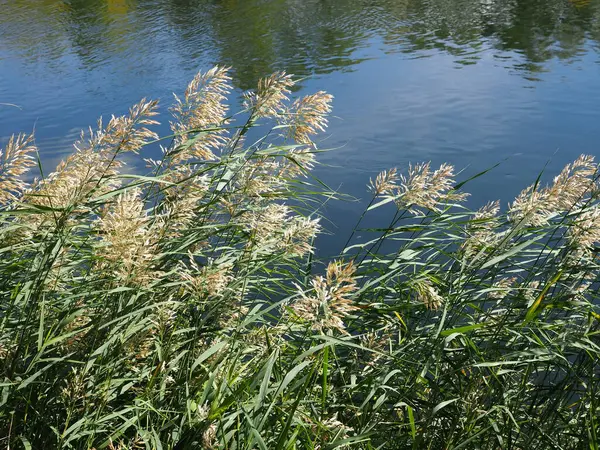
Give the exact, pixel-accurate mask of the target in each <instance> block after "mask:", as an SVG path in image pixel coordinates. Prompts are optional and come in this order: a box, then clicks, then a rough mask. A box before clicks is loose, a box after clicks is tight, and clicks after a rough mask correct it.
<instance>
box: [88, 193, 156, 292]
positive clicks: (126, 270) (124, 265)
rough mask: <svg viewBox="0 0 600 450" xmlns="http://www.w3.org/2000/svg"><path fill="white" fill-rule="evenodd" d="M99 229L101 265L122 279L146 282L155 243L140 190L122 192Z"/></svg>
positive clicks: (101, 221) (105, 214) (103, 218)
mask: <svg viewBox="0 0 600 450" xmlns="http://www.w3.org/2000/svg"><path fill="white" fill-rule="evenodd" d="M98 229H99V232H100V236H101V238H102V244H103V245H102V246H101V247H99V249H98V257H99V261H100V267H101V268H103V269H105V270H108V271H110V272H112V273H113V275H115V276H116V277H117V278H118V279H119V280H121V281H129V282H133V283H134V284H139V283H142V282H144V281H147V279H148V278H149V277H150V267H151V265H152V260H153V258H154V253H155V250H156V245H155V242H154V234H155V233H154V230H152V229H151V227H150V224H149V218H148V217H147V216H146V213H145V211H144V202H143V201H142V200H141V198H140V191H139V190H137V189H131V190H129V191H126V192H124V193H123V194H121V195H119V196H118V197H117V199H116V201H115V203H114V205H113V206H112V207H111V208H107V209H106V210H105V212H104V214H103V215H102V217H101V218H100V219H99V224H98Z"/></svg>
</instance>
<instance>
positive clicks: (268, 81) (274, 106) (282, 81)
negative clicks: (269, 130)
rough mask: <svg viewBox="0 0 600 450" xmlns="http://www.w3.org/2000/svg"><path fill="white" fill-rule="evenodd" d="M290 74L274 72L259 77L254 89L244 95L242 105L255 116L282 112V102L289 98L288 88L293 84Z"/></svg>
mask: <svg viewBox="0 0 600 450" xmlns="http://www.w3.org/2000/svg"><path fill="white" fill-rule="evenodd" d="M294 84H295V83H294V80H293V79H292V75H287V74H286V73H285V72H275V73H274V74H272V75H271V76H270V77H268V78H261V79H260V80H259V82H258V88H257V89H256V91H252V92H248V93H246V94H245V95H244V97H245V101H244V107H245V108H247V109H251V110H253V111H254V114H255V117H257V118H259V117H275V116H277V115H279V114H281V113H282V112H283V108H284V106H283V105H284V102H286V101H287V100H289V98H288V95H289V94H290V88H291V87H292V86H294Z"/></svg>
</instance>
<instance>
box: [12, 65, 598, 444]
mask: <svg viewBox="0 0 600 450" xmlns="http://www.w3.org/2000/svg"><path fill="white" fill-rule="evenodd" d="M230 81H231V80H230V78H229V75H228V72H227V69H226V68H222V67H215V68H214V69H211V70H209V71H208V72H205V73H199V74H198V75H197V76H196V77H195V78H194V79H193V80H192V82H191V83H190V84H189V85H188V87H187V89H186V91H185V93H184V95H183V96H182V97H177V96H176V98H175V105H174V106H173V107H172V108H171V109H170V111H171V114H172V119H171V130H172V132H173V133H174V136H171V137H168V138H160V137H159V136H158V135H156V133H155V132H154V131H152V129H151V127H152V126H153V125H155V124H156V123H157V122H156V119H157V103H156V102H153V101H145V100H143V101H142V102H140V103H139V104H138V105H136V106H134V107H133V108H132V109H131V110H130V111H129V113H128V114H126V115H124V116H122V117H113V118H111V120H110V121H109V122H108V123H107V124H106V125H104V124H103V122H102V121H100V122H99V123H98V127H97V129H95V130H90V131H89V133H88V134H87V135H82V137H81V139H80V140H79V141H78V142H77V143H76V145H75V151H74V153H73V154H72V155H71V156H69V157H68V158H67V159H66V160H65V161H64V162H63V163H61V164H60V165H59V166H58V168H57V169H56V170H55V171H54V172H53V173H51V174H49V175H47V176H45V177H40V178H37V179H35V180H33V181H32V182H26V180H28V178H25V176H26V172H28V171H29V170H31V169H32V168H33V166H34V165H35V163H36V160H35V158H36V155H37V150H36V148H35V145H34V141H33V137H27V136H24V135H18V136H15V137H13V138H11V140H10V141H9V142H8V145H7V146H6V148H5V149H4V150H3V152H2V153H1V158H0V164H1V165H0V240H1V241H2V242H1V245H0V249H1V250H0V252H1V257H0V295H1V296H2V302H0V446H2V447H6V448H77V449H92V448H96V449H98V448H109V449H134V448H151V449H153V448H170V449H188V448H207V449H209V448H211V449H212V448H224V449H229V448H237V449H242V448H245V449H251V448H252V449H254V448H262V449H271V448H280V449H291V448H298V449H300V448H311V449H324V448H336V447H355V448H365V449H372V448H490V449H491V448H494V449H496V448H595V446H597V442H598V432H599V423H600V422H599V417H600V414H599V413H600V409H599V408H600V404H599V401H598V388H599V382H600V375H599V374H600V367H599V362H598V361H599V359H598V358H599V356H600V346H599V344H600V342H599V336H600V315H599V311H598V284H597V276H598V261H597V247H596V246H597V244H598V242H599V241H600V212H599V211H600V203H599V202H598V192H599V191H598V180H597V178H598V166H597V164H596V163H595V162H594V160H593V158H592V157H589V156H582V157H580V158H579V159H577V160H576V161H575V162H574V163H572V164H570V165H569V166H567V167H566V168H565V170H564V171H563V172H562V173H560V174H559V175H558V176H557V177H556V178H555V179H554V181H553V183H552V184H550V185H549V186H548V187H540V186H538V184H536V185H533V186H531V187H529V188H527V189H526V190H524V191H523V192H522V193H521V194H520V195H519V197H518V198H517V199H516V200H515V201H514V202H513V203H511V204H510V205H509V207H508V208H507V209H506V210H504V211H503V210H502V208H501V206H500V204H499V203H498V202H494V201H492V202H490V203H489V204H487V205H485V206H484V207H482V208H481V209H479V210H478V211H475V212H471V211H469V210H468V209H467V208H466V207H465V205H464V203H462V202H463V201H464V200H465V198H466V193H465V192H463V191H462V190H461V189H459V188H458V186H461V185H460V184H457V182H456V180H455V174H454V168H453V167H452V166H449V165H447V164H443V165H442V166H441V167H439V168H438V169H433V168H432V167H431V164H430V163H423V164H417V165H414V166H410V167H408V171H407V174H406V175H403V174H401V172H400V171H397V170H396V169H391V170H389V171H385V172H382V173H381V174H379V175H378V176H377V177H375V178H374V180H373V181H372V182H371V185H370V188H371V192H372V194H373V197H372V199H371V202H370V203H369V206H368V207H367V211H366V213H365V214H370V213H371V211H373V210H374V209H378V210H379V211H382V209H380V208H390V209H391V210H392V211H391V215H392V216H393V218H392V219H391V222H390V223H386V224H383V226H381V227H380V228H378V229H362V228H360V226H361V225H360V224H361V222H360V221H359V223H358V224H357V226H356V228H355V231H360V235H361V236H362V240H360V241H359V240H356V239H354V235H355V234H354V233H353V236H352V237H351V239H349V245H348V246H347V247H346V248H345V249H344V250H343V251H342V254H341V255H339V257H338V258H335V259H334V260H332V261H319V260H318V259H316V256H315V247H314V246H315V237H316V236H317V235H318V233H319V232H320V231H321V230H322V227H323V223H322V222H320V221H319V219H320V218H319V215H318V214H317V212H316V211H318V210H320V209H319V208H318V206H315V202H316V203H317V205H318V203H319V202H318V200H319V199H320V198H323V199H330V198H332V196H334V193H332V192H328V191H326V190H325V189H324V188H323V186H324V185H323V184H321V183H316V182H313V178H311V175H310V171H311V169H312V167H313V166H314V165H315V164H316V160H315V149H316V144H315V135H316V134H317V133H318V132H320V131H323V130H324V129H325V127H326V125H327V116H328V114H329V113H330V111H331V100H332V98H331V96H330V95H328V94H326V93H324V92H318V93H316V94H313V95H307V96H304V97H301V98H299V99H296V100H293V99H291V96H292V94H291V88H292V87H293V84H294V81H293V78H292V77H291V76H289V75H287V74H285V73H276V74H274V75H272V76H270V77H268V78H265V79H264V80H261V81H260V82H259V84H258V87H257V89H256V91H253V92H249V93H246V94H245V95H244V99H245V101H244V107H243V110H242V111H240V112H239V113H236V114H234V115H230V113H229V108H228V104H227V99H228V98H227V97H228V95H229V93H230V92H231V91H232V87H231V85H230ZM253 127H267V130H269V131H268V132H266V133H265V138H264V139H260V140H258V141H256V142H254V143H247V142H246V139H245V137H246V135H247V133H248V131H249V130H250V129H251V128H253ZM155 141H159V143H161V144H162V145H161V148H162V158H161V159H160V160H158V161H155V160H151V159H148V158H145V161H146V162H147V165H148V167H149V172H148V173H147V174H145V175H144V176H141V175H132V174H127V173H125V172H124V171H123V167H124V165H125V161H124V158H123V155H125V154H127V156H128V157H130V156H131V155H132V154H133V155H135V154H141V155H142V156H141V157H143V153H144V152H143V150H144V148H145V146H146V145H147V144H149V143H151V142H155ZM317 188H319V189H320V190H319V189H317ZM317 242H318V241H317Z"/></svg>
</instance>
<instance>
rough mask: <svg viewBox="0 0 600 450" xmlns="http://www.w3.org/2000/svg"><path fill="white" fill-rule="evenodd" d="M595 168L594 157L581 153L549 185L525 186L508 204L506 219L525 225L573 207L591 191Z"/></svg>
mask: <svg viewBox="0 0 600 450" xmlns="http://www.w3.org/2000/svg"><path fill="white" fill-rule="evenodd" d="M597 170H598V165H597V164H595V163H594V157H593V156H587V155H581V156H580V157H579V158H577V159H576V160H575V161H574V162H573V163H571V164H567V166H565V168H564V169H563V170H562V172H561V173H560V174H559V175H558V176H557V177H555V178H554V181H553V183H552V185H550V186H547V187H545V188H542V189H538V188H537V187H536V186H535V185H531V186H529V187H528V188H527V189H524V190H523V191H522V192H521V193H520V194H519V195H518V197H517V198H516V199H515V201H514V202H513V203H512V204H511V205H510V208H509V211H508V216H509V219H510V220H511V221H512V222H515V223H521V224H523V225H527V226H543V225H545V224H547V223H548V219H549V218H551V217H552V216H553V215H555V214H558V213H561V212H564V211H568V210H570V209H572V208H574V207H576V206H577V205H579V204H580V203H581V202H582V201H583V200H584V199H585V198H586V196H587V195H589V194H591V193H592V191H593V190H594V189H595V185H594V177H595V175H596V173H597Z"/></svg>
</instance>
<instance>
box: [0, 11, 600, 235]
mask: <svg viewBox="0 0 600 450" xmlns="http://www.w3.org/2000/svg"><path fill="white" fill-rule="evenodd" d="M599 43H600V1H595V0H589V1H588V0H571V1H569V0H226V1H216V0H214V1H200V0H197V1H192V0H70V1H59V0H0V103H3V104H2V105H0V143H2V144H3V143H4V142H5V141H6V140H7V139H8V136H9V135H10V134H12V133H14V132H18V131H31V130H32V129H33V128H35V130H36V136H37V143H38V145H39V147H40V152H41V157H42V160H43V162H44V164H45V165H46V166H47V167H49V166H53V165H55V164H56V163H57V162H58V161H59V160H60V159H62V158H64V156H65V155H66V154H68V153H70V152H71V151H72V147H71V145H70V144H71V142H72V141H73V139H74V138H75V136H76V134H77V132H78V130H79V129H81V128H82V127H87V126H88V125H91V124H93V123H94V122H95V120H96V118H97V117H98V116H100V115H104V116H107V115H109V114H112V113H115V114H121V113H124V112H125V111H126V110H127V108H128V106H130V105H131V104H133V103H135V102H137V101H138V100H139V99H140V98H142V97H151V98H159V99H161V100H162V101H163V104H164V106H165V108H164V109H166V106H167V105H168V104H169V102H170V101H171V98H172V97H171V93H172V92H174V91H176V92H181V91H182V90H183V89H184V87H185V84H186V83H187V82H188V81H189V80H190V79H191V78H192V77H193V75H194V74H195V73H196V72H197V71H198V70H200V69H202V70H206V69H208V68H210V67H212V65H214V64H224V65H227V66H231V73H232V76H233V80H234V84H235V87H236V88H237V89H238V91H240V92H241V91H242V90H245V89H249V88H252V87H253V86H254V85H255V84H256V81H257V80H258V78H260V77H261V76H264V75H267V74H269V73H271V72H273V71H275V70H281V69H284V70H286V71H288V72H291V73H294V74H296V75H298V76H299V77H306V78H305V80H304V81H302V82H301V89H300V93H303V92H312V91H315V90H321V89H323V90H326V91H328V92H330V93H332V94H333V95H334V96H335V101H334V108H335V117H334V118H332V120H331V124H330V128H329V130H328V132H327V134H326V135H325V136H324V137H325V138H326V139H325V140H324V141H323V142H322V143H321V147H326V148H336V150H335V151H332V152H329V153H327V154H324V155H322V157H321V161H322V162H323V163H324V165H323V166H321V167H320V168H319V169H318V171H317V175H318V176H319V177H321V178H323V180H324V181H326V182H327V183H328V184H329V185H331V186H333V187H335V188H340V190H341V191H343V192H346V193H349V194H352V195H355V196H357V197H360V198H365V197H367V194H366V189H365V187H366V183H367V182H368V180H369V177H372V176H374V175H376V174H377V172H378V171H380V170H382V169H387V168H390V167H393V166H395V167H399V168H400V169H402V168H403V167H406V165H407V164H408V162H410V161H412V162H419V161H429V160H431V161H432V162H433V163H434V164H440V163H442V162H449V163H452V164H454V165H455V166H456V167H457V169H460V170H463V172H462V174H461V177H462V178H466V177H468V176H470V175H473V174H475V173H477V172H478V171H480V170H483V169H486V168H489V167H491V166H493V165H494V164H496V163H501V164H500V166H499V167H497V168H496V169H494V170H493V171H492V172H491V173H489V174H487V175H486V176H485V177H482V178H479V179H477V180H476V181H474V182H473V183H471V184H470V185H469V186H468V190H470V191H471V192H473V195H472V197H471V200H470V201H471V203H472V204H473V206H477V205H479V204H481V203H483V202H485V201H487V200H492V199H496V198H499V199H501V200H502V201H503V202H508V201H509V200H510V198H511V197H514V195H515V194H517V193H518V192H519V191H520V190H521V189H522V188H523V187H525V186H526V185H527V184H528V183H530V182H532V181H533V180H534V179H535V177H536V176H537V174H538V173H539V171H540V170H542V169H543V168H544V167H546V171H547V173H548V174H549V175H548V177H549V176H550V174H554V173H556V172H557V171H558V170H559V169H560V168H561V167H562V166H563V165H564V164H565V163H567V162H569V161H570V160H573V159H574V158H576V157H577V156H578V155H579V154H581V153H588V154H597V148H598V147H597V146H598V143H599V141H600V140H599V139H598V138H599V137H600V121H599V119H600V64H599V63H600V57H599ZM7 104H14V105H17V106H18V107H15V106H10V105H7ZM163 121H165V122H166V117H164V118H163ZM149 156H155V155H149ZM363 207H364V204H361V203H358V202H356V203H349V202H335V203H332V204H330V205H329V206H328V209H327V215H328V216H329V217H330V218H332V219H333V220H334V221H335V222H336V223H337V224H338V225H339V226H340V228H335V227H334V226H332V225H329V226H328V228H329V229H330V231H331V232H332V233H336V234H342V233H345V232H346V231H347V224H349V223H351V222H352V220H353V219H354V217H355V216H356V215H357V214H358V213H359V211H360V210H361V209H362V208H363Z"/></svg>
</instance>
